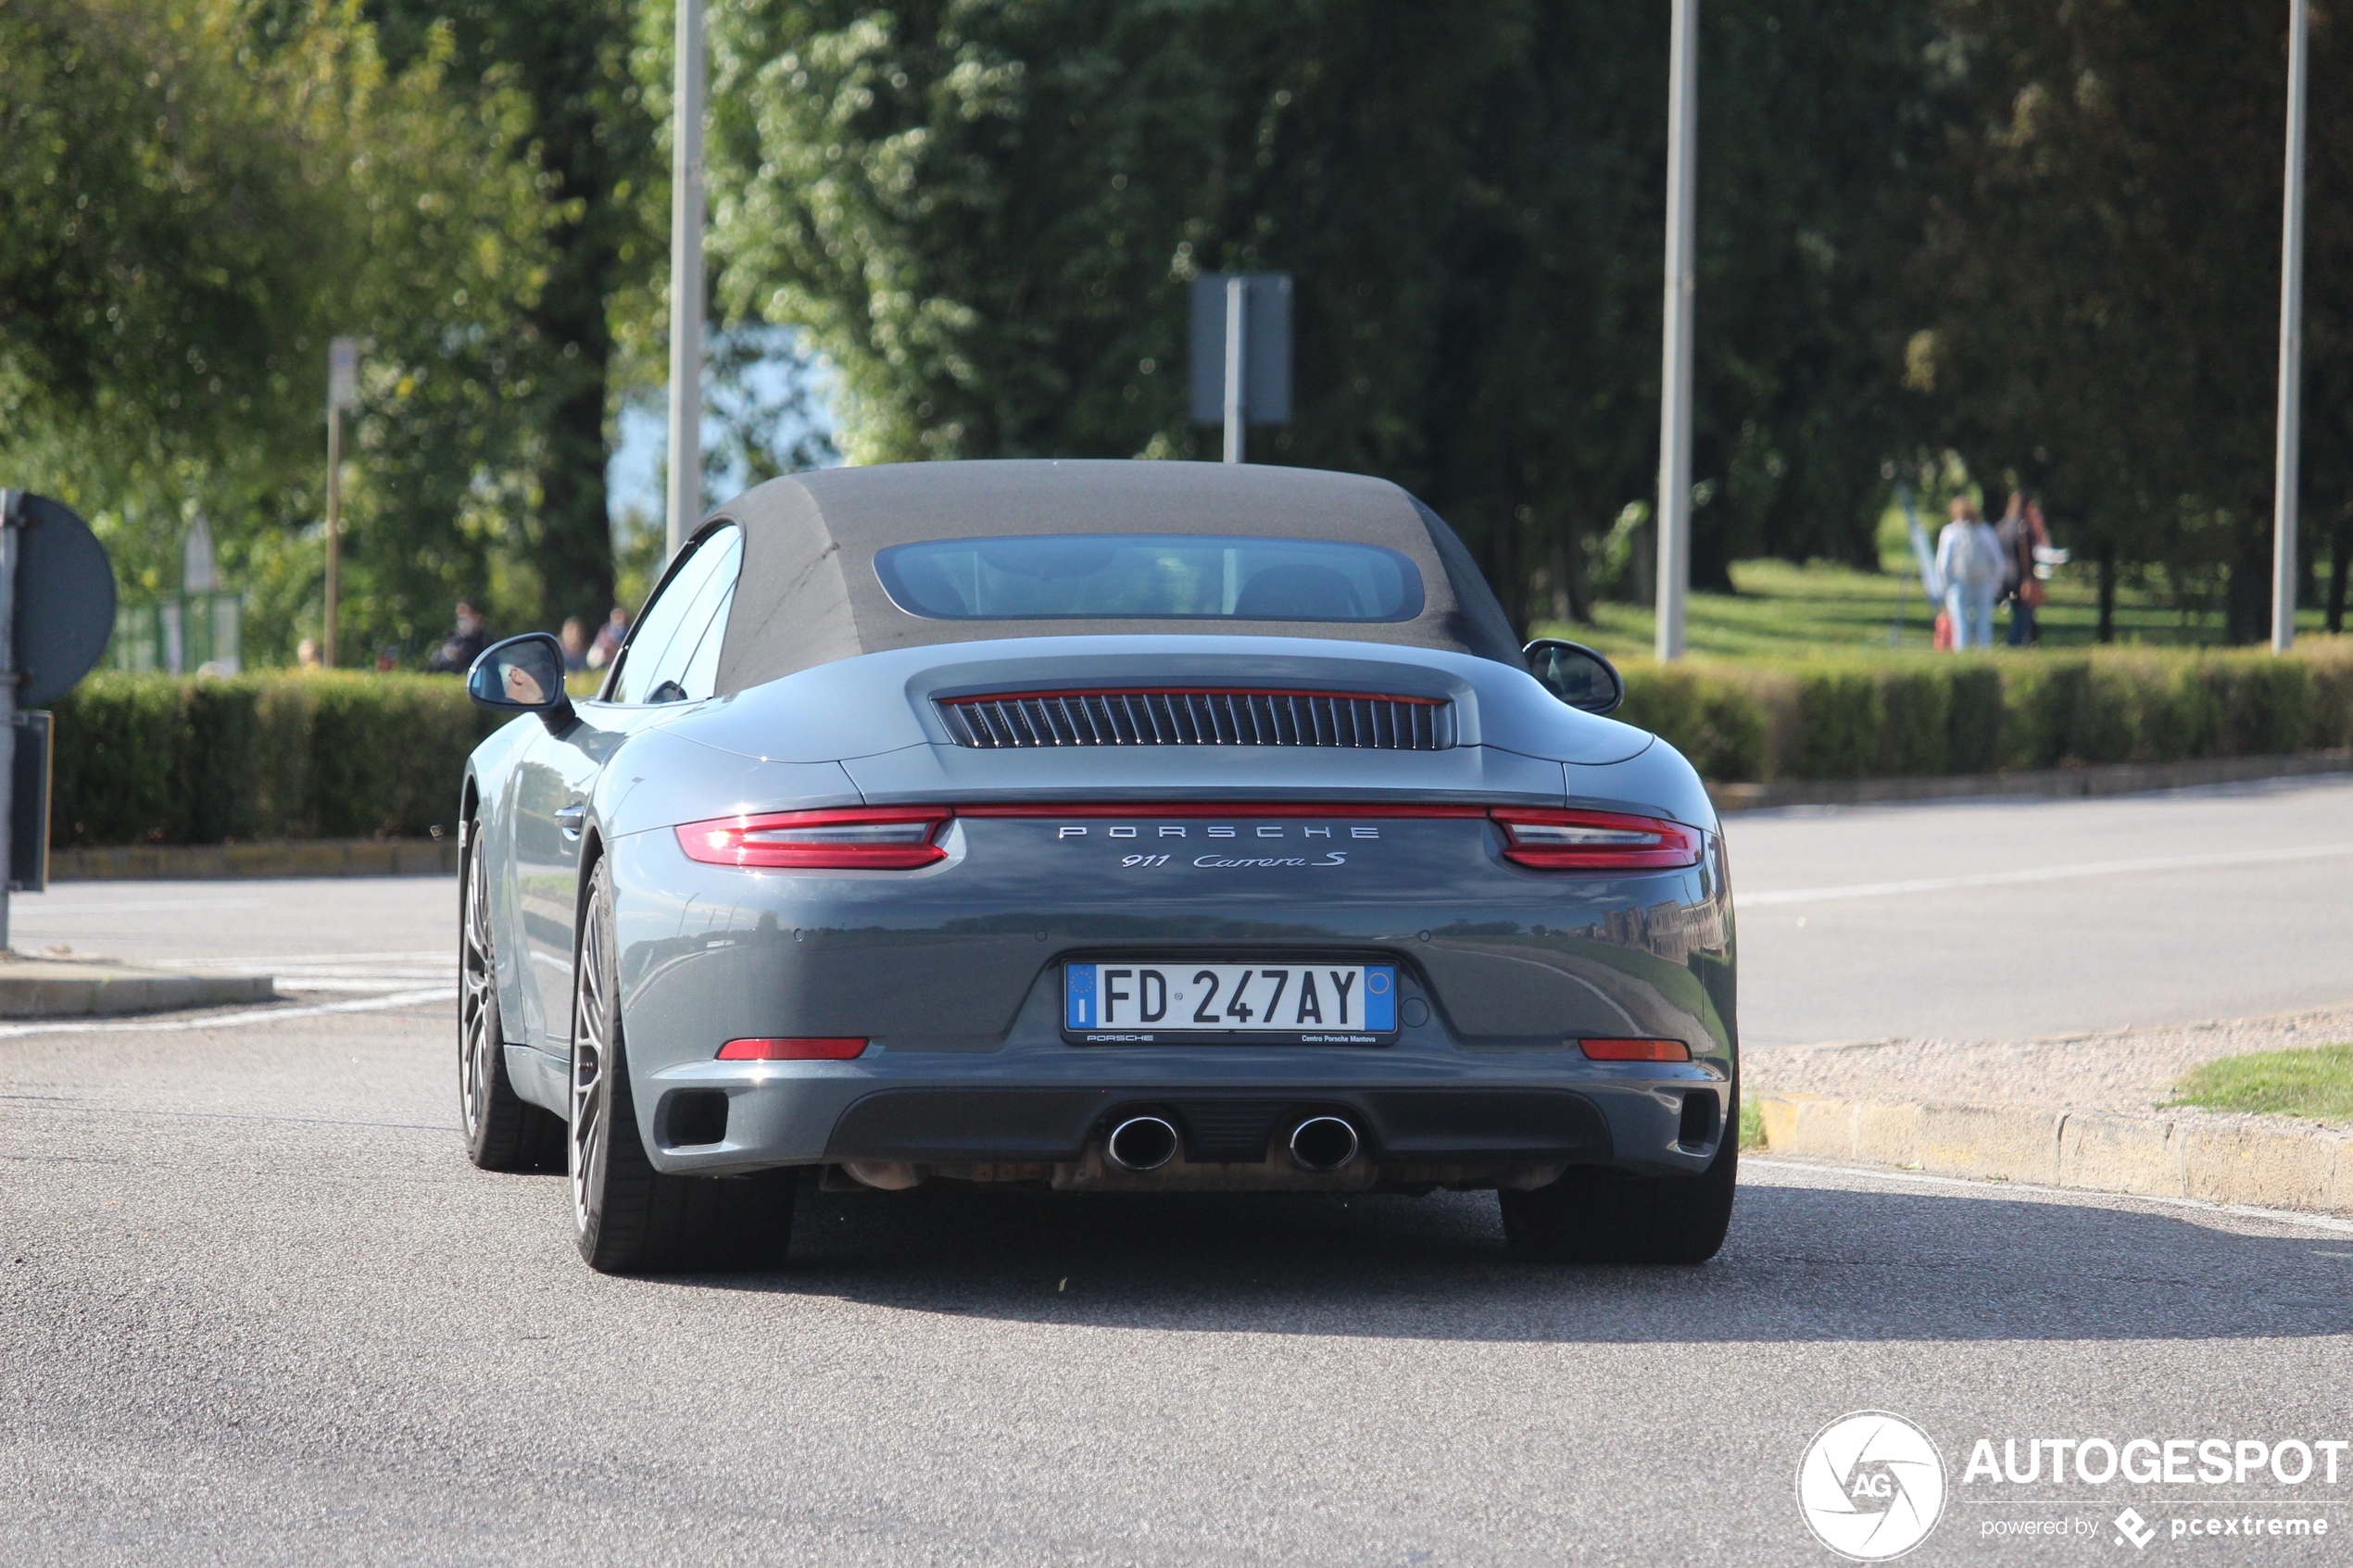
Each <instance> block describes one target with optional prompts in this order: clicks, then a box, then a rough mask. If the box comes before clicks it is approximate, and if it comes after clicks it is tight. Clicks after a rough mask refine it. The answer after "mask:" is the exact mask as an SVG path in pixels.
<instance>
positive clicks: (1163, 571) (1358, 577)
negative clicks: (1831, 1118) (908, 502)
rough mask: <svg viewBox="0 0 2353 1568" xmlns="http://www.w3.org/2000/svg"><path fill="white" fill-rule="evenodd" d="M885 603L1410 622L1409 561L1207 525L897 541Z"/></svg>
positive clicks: (1068, 614) (967, 616)
mask: <svg viewBox="0 0 2353 1568" xmlns="http://www.w3.org/2000/svg"><path fill="white" fill-rule="evenodd" d="M875 575H876V576H878V577H880V578H881V579H882V585H883V591H884V592H885V593H887V594H888V595H889V596H890V598H891V602H892V603H893V604H896V605H897V606H898V607H899V608H900V609H903V610H905V611H906V612H907V613H908V614H910V615H920V616H924V617H926V618H927V619H930V620H934V621H1058V620H1072V621H1411V620H1412V619H1413V618H1414V617H1415V616H1416V615H1419V614H1420V613H1421V609H1422V578H1421V573H1420V572H1419V571H1416V570H1415V568H1414V563H1413V562H1412V561H1410V560H1408V559H1406V558H1405V557H1403V556H1402V555H1400V554H1398V553H1397V552H1396V551H1395V550H1388V549H1383V548H1381V547H1380V546H1377V545H1350V544H1341V543H1338V542H1335V541H1331V540H1324V539H1254V538H1242V537H1228V536H1226V535H1222V534H1206V533H1041V534H1028V535H1018V536H1013V537H1007V538H1000V539H939V540H932V541H928V542H925V543H923V544H913V545H894V546H891V547H890V548H888V549H887V550H879V551H877V552H875Z"/></svg>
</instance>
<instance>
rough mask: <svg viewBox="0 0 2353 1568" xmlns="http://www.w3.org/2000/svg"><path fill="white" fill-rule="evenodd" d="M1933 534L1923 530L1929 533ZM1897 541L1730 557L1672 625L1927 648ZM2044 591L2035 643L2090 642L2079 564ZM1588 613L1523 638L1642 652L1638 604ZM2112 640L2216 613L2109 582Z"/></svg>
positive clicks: (1765, 651) (1717, 632)
mask: <svg viewBox="0 0 2353 1568" xmlns="http://www.w3.org/2000/svg"><path fill="white" fill-rule="evenodd" d="M1923 521H1930V520H1925V519H1924V520H1923ZM1933 533H1934V529H1933V527H1931V536H1932V535H1933ZM1905 541H1906V533H1905V531H1904V521H1903V514H1902V513H1901V512H1894V513H1891V514H1889V518H1888V520H1887V521H1886V523H1884V524H1882V526H1881V532H1880V563H1881V569H1882V570H1881V571H1877V572H1869V571H1856V569H1854V568H1853V567H1847V566H1832V565H1829V564H1826V563H1822V562H1813V563H1809V564H1807V565H1805V566H1793V565H1792V564H1791V563H1789V562H1787V561H1780V560H1749V561H1736V562H1734V563H1733V565H1732V569H1731V577H1732V586H1733V588H1734V589H1735V590H1736V591H1735V592H1733V593H1730V594H1693V595H1692V596H1691V600H1690V602H1689V606H1688V608H1687V610H1686V620H1685V623H1684V625H1685V635H1686V638H1687V640H1688V642H1689V645H1690V647H1691V649H1692V652H1693V653H1701V654H1710V655H1714V656H1716V657H1718V658H1722V659H1793V658H1805V657H1808V656H1811V655H1815V654H1821V653H1831V652H1836V651H1840V650H1851V651H1856V652H1866V651H1872V652H1881V653H1884V652H1886V651H1888V650H1889V649H1890V648H1891V647H1894V648H1907V649H1911V650H1913V651H1916V652H1925V651H1928V650H1929V649H1930V648H1931V646H1933V643H1934V633H1935V625H1936V607H1935V606H1933V605H1931V604H1929V603H1927V602H1926V601H1925V599H1923V597H1922V596H1921V594H1920V582H1919V573H1918V572H1917V571H1915V570H1914V569H1913V565H1912V553H1911V547H1910V546H1909V545H1907V544H1906V542H1905ZM2049 588H2050V599H2049V602H2048V603H2046V604H2045V605H2044V607H2043V611H2042V617H2041V620H2042V630H2043V646H2045V647H2083V646H2090V645H2091V644H2092V643H2093V642H2095V640H2096V637H2097V633H2098V631H2099V620H2100V615H2099V594H2098V588H2097V583H2096V579H2095V574H2094V570H2093V568H2092V566H2091V565H2090V563H2088V562H2085V563H2083V564H2082V565H2070V566H2064V567H2061V568H2060V569H2059V571H2058V574H2057V576H2056V577H2055V578H2054V579H2053V580H2052V581H2051V583H2050V584H2049ZM1593 614H1594V619H1595V620H1597V621H1599V622H1600V624H1599V625H1598V626H1578V625H1575V624H1572V623H1568V622H1563V621H1547V622H1544V623H1542V624H1540V625H1537V626H1533V627H1531V628H1529V635H1531V636H1540V637H1567V638H1569V639H1570V640H1571V641H1574V642H1580V643H1586V644H1589V645H1591V646H1593V647H1596V648H1599V649H1600V650H1601V651H1602V652H1604V653H1605V654H1607V655H1609V656H1610V657H1611V658H1612V659H1640V658H1647V657H1648V656H1649V654H1650V652H1651V647H1652V636H1653V628H1654V626H1655V624H1656V621H1655V614H1654V611H1653V608H1652V607H1651V606H1650V605H1647V604H1629V603H1625V602H1620V601H1604V602H1602V603H1600V604H1597V605H1595V606H1594V607H1593ZM2296 624H2297V626H2298V628H2299V629H2300V630H2302V631H2306V632H2318V631H2320V630H2321V628H2322V615H2321V612H2320V611H2319V610H2317V609H2315V610H2307V611H2305V612H2303V613H2302V614H2301V615H2300V616H2299V617H2298V618H2297V621H2296ZM1891 631H1892V632H1893V633H1894V639H1893V641H1892V642H1891V640H1890V633H1891ZM2008 634H2009V612H2008V610H2007V609H2002V610H1997V611H1996V612H1995V614H1994V637H1995V638H1996V639H1997V640H1998V639H2000V638H2003V637H2006V636H2007V635H2008ZM2116 638H2117V641H2119V642H2120V643H2145V644H2152V645H2166V646H2178V645H2182V644H2207V645H2216V644H2220V643H2221V641H2222V621H2221V615H2220V613H2219V612H2218V613H2215V614H2211V615H2198V614H2196V613H2191V614H2186V615H2185V614H2183V612H2182V611H2180V610H2178V609H2176V608H2173V607H2172V606H2171V604H2170V603H2168V602H2167V601H2166V600H2165V599H2164V598H2163V597H2162V596H2159V595H2158V594H2157V593H2154V592H2151V591H2149V590H2145V589H2141V588H2134V587H2130V586H2120V587H2119V589H2118V591H2117V596H2116Z"/></svg>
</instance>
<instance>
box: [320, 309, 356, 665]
mask: <svg viewBox="0 0 2353 1568" xmlns="http://www.w3.org/2000/svg"><path fill="white" fill-rule="evenodd" d="M358 407H359V339H358V338H349V337H338V338H330V339H328V341H327V605H326V625H325V626H324V627H323V628H321V630H322V632H323V633H324V635H322V636H321V638H320V639H319V641H320V644H321V646H320V650H319V662H320V663H321V665H323V666H324V667H325V668H327V669H329V670H333V668H334V667H335V622H336V621H338V620H339V619H341V617H340V615H339V614H338V612H337V608H336V607H337V606H338V605H339V604H340V602H341V600H342V592H343V411H344V410H345V409H346V408H358Z"/></svg>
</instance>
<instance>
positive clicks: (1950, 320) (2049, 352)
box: [1908, 0, 2353, 641]
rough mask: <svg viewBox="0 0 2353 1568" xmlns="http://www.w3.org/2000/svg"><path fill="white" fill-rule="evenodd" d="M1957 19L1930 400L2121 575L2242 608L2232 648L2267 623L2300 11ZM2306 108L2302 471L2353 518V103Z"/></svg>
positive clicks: (2329, 15) (2030, 4)
mask: <svg viewBox="0 0 2353 1568" xmlns="http://www.w3.org/2000/svg"><path fill="white" fill-rule="evenodd" d="M1942 14H1943V17H1944V22H1945V32H1944V39H1943V41H1942V44H1941V52H1940V56H1939V59H1938V62H1937V64H1938V66H1939V68H1940V69H1941V71H1942V72H1943V73H1944V85H1943V91H1944V95H1945V99H1946V102H1947V103H1948V104H1949V106H1950V109H1951V113H1950V118H1949V119H1948V121H1947V124H1948V128H1949V129H1948V132H1947V138H1946V144H1945V147H1944V152H1943V155H1942V157H1940V159H1939V160H1938V162H1937V164H1936V166H1935V167H1934V168H1933V169H1932V170H1931V173H1932V179H1931V190H1932V192H1933V196H1932V202H1931V212H1930V214H1929V218H1928V221H1927V223H1926V225H1925V228H1924V232H1923V242H1922V245H1921V248H1920V250H1919V255H1918V257H1916V261H1915V267H1916V272H1915V275H1914V279H1913V282H1914V285H1915V289H1916V293H1917V296H1918V297H1919V299H1921V301H1922V302H1923V307H1922V314H1923V318H1924V324H1923V325H1922V326H1921V327H1920V329H1919V334H1918V335H1917V337H1916V338H1915V339H1914V340H1913V342H1912V343H1911V345H1909V354H1908V373H1909V377H1910V380H1911V383H1912V384H1913V385H1914V387H1915V388H1916V389H1917V390H1919V391H1921V392H1924V393H1927V394H1929V395H1930V399H1929V400H1930V403H1931V407H1933V408H1935V409H1936V410H1937V411H1938V413H1939V414H1940V416H1941V419H1942V421H1943V433H1944V434H1945V436H1946V437H1947V438H1948V439H1949V440H1951V441H1952V442H1953V443H1954V444H1956V445H1959V446H1961V447H1962V448H1963V449H1964V450H1968V451H1971V452H1973V453H1976V454H1979V458H1978V463H1979V467H1980V468H1981V470H1982V471H1984V472H1986V473H1987V474H1988V475H1989V476H1992V477H1998V476H2001V475H2004V474H2008V475H2013V476H2015V477H2016V479H2017V481H2018V482H2019V483H2027V484H2031V485H2034V486H2037V487H2040V488H2043V489H2045V490H2047V491H2048V492H2049V493H2050V494H2051V495H2052V496H2053V498H2054V500H2055V501H2056V502H2057V510H2058V511H2060V512H2061V513H2062V514H2063V515H2065V516H2068V517H2070V518H2072V519H2074V520H2077V521H2078V522H2079V524H2080V527H2081V533H2080V535H2079V538H2080V540H2081V541H2082V542H2083V543H2086V544H2089V545H2090V546H2092V548H2093V550H2094V551H2095V553H2096V554H2097V555H2098V556H2099V558H2101V560H2102V562H2103V568H2104V571H2106V572H2108V577H2107V578H2106V579H2105V581H2107V582H2109V583H2112V581H2113V573H2114V571H2116V570H2117V568H2118V566H2119V565H2122V566H2123V567H2126V568H2131V567H2133V566H2140V567H2146V568H2154V569H2158V570H2161V571H2163V572H2164V573H2166V574H2167V575H2168V576H2170V577H2171V579H2172V581H2173V583H2174V585H2175V587H2176V589H2177V591H2178V592H2179V593H2181V594H2182V595H2183V596H2184V597H2185V598H2188V599H2193V600H2196V599H2205V598H2216V599H2220V600H2221V602H2222V604H2223V605H2224V607H2225V609H2226V617H2227V625H2228V628H2229V634H2230V636H2231V637H2232V639H2233V640H2234V641H2246V640H2251V639H2253V638H2255V637H2257V636H2259V635H2261V634H2263V633H2264V631H2265V630H2266V629H2267V628H2268V626H2269V624H2270V577H2271V513H2272V475H2271V453H2272V441H2273V436H2274V433H2275V428H2276V427H2275V419H2274V413H2275V403H2274V398H2275V395H2276V389H2277V380H2276V378H2277V375H2278V358H2277V345H2278V332H2279V318H2278V311H2279V286H2280V270H2279V269H2280V199H2281V171H2282V164H2283V159H2282V126H2283V123H2284V104H2285V92H2286V85H2285V84H2286V7H2284V6H2279V5H2274V4H2269V3H2267V0H2157V3H2154V4H2138V5H2131V6H2126V5H2120V4H2115V3H2112V0H2096V3H2090V4H2077V5H2069V6H2050V5H2047V4H2037V3H2035V0H1944V5H1943V6H1942ZM2313 43H2314V58H2313V67H2312V69H2313V80H2314V82H2316V83H2320V84H2325V83H2328V82H2334V81H2341V80H2343V78H2344V76H2345V73H2346V71H2347V68H2349V67H2353V38H2348V37H2347V34H2346V30H2345V28H2344V27H2343V25H2342V23H2341V22H2340V21H2339V20H2338V19H2337V18H2335V16H2334V14H2333V12H2332V9H2331V8H2329V7H2326V6H2322V7H2318V8H2316V17H2315V27H2314V31H2313ZM2312 103H2313V106H2314V117H2313V122H2312V129H2311V138H2310V147H2311V170H2310V175H2309V183H2310V190H2311V200H2310V204H2309V220H2308V222H2309V230H2308V239H2307V251H2306V256H2307V261H2306V267H2307V275H2306V299H2307V302H2308V304H2307V312H2308V314H2307V323H2308V324H2307V329H2306V342H2307V346H2308V351H2309V355H2310V358H2311V362H2312V369H2313V373H2312V376H2311V380H2310V383H2309V385H2310V392H2311V395H2310V397H2309V414H2308V419H2307V430H2308V434H2307V443H2308V445H2307V448H2306V449H2307V452H2308V453H2309V458H2308V462H2307V469H2306V471H2307V473H2308V475H2309V480H2308V483H2309V488H2310V491H2311V493H2312V499H2314V500H2315V501H2318V502H2320V503H2321V505H2322V515H2323V516H2324V517H2326V516H2328V515H2329V514H2330V513H2332V512H2334V514H2336V516H2337V517H2338V518H2340V519H2341V518H2342V515H2343V513H2344V509H2345V508H2346V507H2347V504H2348V503H2353V465H2348V459H2347V457H2346V455H2345V453H2346V444H2345V441H2344V439H2343V435H2344V433H2345V425H2346V421H2347V420H2348V419H2353V400H2348V397H2347V393H2348V392H2353V385H2348V383H2347V369H2346V363H2347V362H2346V354H2347V349H2348V348H2353V338H2349V337H2348V327H2353V322H2348V320H2347V316H2346V306H2345V301H2346V299H2347V285H2348V284H2353V214H2348V211H2347V207H2346V206H2345V204H2344V203H2343V202H2342V201H2341V200H2339V199H2336V193H2337V192H2338V191H2340V190H2342V188H2343V185H2344V182H2345V178H2346V176H2347V174H2353V112H2348V110H2347V107H2346V103H2345V100H2344V98H2343V95H2342V94H2335V93H2333V92H2331V91H2330V90H2329V89H2328V88H2327V87H2326V86H2325V85H2322V86H2320V87H2319V88H2318V90H2317V91H2316V92H2315V93H2314V94H2313V98H2312ZM2340 526H2341V525H2340ZM2340 541H2341V542H2340V543H2339V545H2338V547H2337V550H2336V552H2335V553H2336V555H2337V557H2338V558H2339V559H2342V558H2344V556H2345V554H2346V549H2345V543H2347V542H2353V541H2344V540H2343V538H2342V534H2340ZM2308 544H2309V539H2308ZM2308 558H2309V557H2308Z"/></svg>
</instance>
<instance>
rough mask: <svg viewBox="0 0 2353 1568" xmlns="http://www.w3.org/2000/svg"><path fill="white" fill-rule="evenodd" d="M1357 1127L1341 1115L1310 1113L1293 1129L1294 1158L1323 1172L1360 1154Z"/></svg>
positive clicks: (1304, 1166)
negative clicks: (1314, 1114)
mask: <svg viewBox="0 0 2353 1568" xmlns="http://www.w3.org/2000/svg"><path fill="white" fill-rule="evenodd" d="M1356 1148H1357V1143H1356V1129H1355V1128H1353V1127H1352V1126H1350V1125H1349V1124H1348V1123H1346V1122H1344V1121H1342V1120H1341V1119H1340V1118H1339V1117H1337V1116H1310V1117H1309V1118H1308V1119H1307V1120H1306V1121H1304V1122H1302V1123H1300V1124H1299V1125H1298V1126H1296V1127H1293V1128H1292V1129H1291V1131H1290V1162H1291V1163H1292V1164H1294V1165H1296V1166H1298V1167H1299V1168H1300V1169H1301V1170H1302V1171H1314V1172H1316V1173H1319V1174H1320V1173H1326V1172H1330V1171H1339V1170H1344V1169H1345V1168H1346V1167H1347V1165H1348V1162H1349V1161H1350V1160H1353V1159H1355V1158H1356Z"/></svg>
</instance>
